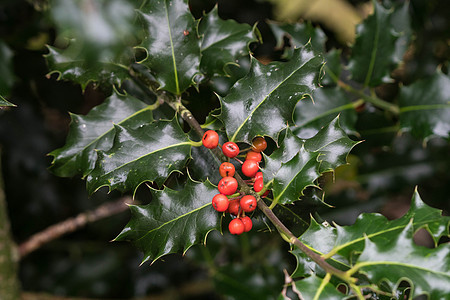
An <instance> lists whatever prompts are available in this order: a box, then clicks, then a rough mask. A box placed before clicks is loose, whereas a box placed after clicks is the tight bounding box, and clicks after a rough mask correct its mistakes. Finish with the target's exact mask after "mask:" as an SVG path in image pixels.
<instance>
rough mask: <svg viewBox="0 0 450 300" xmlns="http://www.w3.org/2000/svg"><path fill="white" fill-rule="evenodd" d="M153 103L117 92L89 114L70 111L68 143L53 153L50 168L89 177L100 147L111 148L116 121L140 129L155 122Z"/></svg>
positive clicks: (56, 171) (60, 172) (57, 171)
mask: <svg viewBox="0 0 450 300" xmlns="http://www.w3.org/2000/svg"><path fill="white" fill-rule="evenodd" d="M150 109H151V106H148V105H147V104H145V103H144V102H142V101H140V100H138V99H136V98H134V97H131V96H129V95H125V96H122V95H118V94H113V95H112V96H111V97H109V98H108V99H107V100H105V102H104V103H102V104H101V105H99V106H96V107H94V108H93V109H92V110H91V111H90V112H89V113H88V114H87V115H86V116H81V115H75V114H70V117H71V119H72V121H71V123H70V130H69V135H68V137H67V141H66V144H65V145H64V146H63V147H61V148H59V149H56V150H54V151H52V152H50V154H49V155H51V156H53V161H52V165H51V166H50V171H52V172H53V173H54V174H55V175H57V176H61V177H72V176H75V175H78V174H80V175H82V176H83V177H84V176H86V175H87V174H88V173H89V172H90V171H91V170H92V169H93V168H94V166H95V161H96V159H97V151H98V150H103V151H106V150H109V149H110V148H111V147H112V145H113V140H114V134H115V130H114V124H117V125H120V126H126V127H128V128H134V129H136V128H138V127H139V126H141V125H142V124H146V123H151V122H152V121H153V117H152V111H151V110H150Z"/></svg>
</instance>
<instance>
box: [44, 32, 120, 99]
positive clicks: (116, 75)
mask: <svg viewBox="0 0 450 300" xmlns="http://www.w3.org/2000/svg"><path fill="white" fill-rule="evenodd" d="M47 47H48V50H49V53H48V54H46V55H44V56H45V58H46V60H47V64H48V68H49V69H50V70H51V71H50V73H49V75H51V74H53V73H57V74H58V80H60V79H63V80H70V81H73V82H76V83H78V84H80V85H81V88H82V90H83V91H84V90H85V88H86V86H87V85H88V84H89V83H90V82H98V83H102V84H107V85H111V86H121V85H122V82H123V81H124V80H126V79H128V78H129V73H128V67H127V63H126V58H125V57H124V64H122V63H119V62H114V61H112V60H108V59H105V58H103V57H98V58H97V59H98V60H97V61H95V62H92V63H88V62H87V61H86V60H85V57H84V56H83V55H82V54H80V51H79V48H80V47H82V45H81V44H79V43H78V42H75V41H74V42H73V43H71V44H70V45H69V47H67V48H66V49H63V50H61V49H57V48H54V47H51V46H47Z"/></svg>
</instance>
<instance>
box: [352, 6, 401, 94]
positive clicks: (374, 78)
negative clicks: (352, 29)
mask: <svg viewBox="0 0 450 300" xmlns="http://www.w3.org/2000/svg"><path fill="white" fill-rule="evenodd" d="M372 2H373V5H374V13H373V15H371V16H369V17H368V18H367V19H366V20H365V21H364V22H363V23H362V24H360V25H358V26H357V27H356V35H357V36H356V42H355V45H354V46H353V51H352V56H351V59H350V62H349V69H350V71H351V73H352V79H353V80H355V81H358V82H361V83H363V84H364V85H365V86H377V85H379V84H381V83H383V82H389V81H390V78H389V72H390V71H391V70H392V69H393V68H394V67H395V65H396V52H395V51H396V40H397V38H398V36H397V35H396V34H394V30H393V26H392V25H391V24H390V18H391V13H392V12H390V11H388V10H386V9H385V8H384V7H383V6H381V4H378V2H377V1H372Z"/></svg>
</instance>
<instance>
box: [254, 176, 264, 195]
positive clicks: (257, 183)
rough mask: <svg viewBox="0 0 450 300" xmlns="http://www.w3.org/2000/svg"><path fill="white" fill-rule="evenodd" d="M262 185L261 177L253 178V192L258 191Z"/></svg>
mask: <svg viewBox="0 0 450 300" xmlns="http://www.w3.org/2000/svg"><path fill="white" fill-rule="evenodd" d="M263 187H264V181H263V180H262V178H260V179H258V180H255V183H254V184H253V189H254V190H255V192H260V191H261V190H262V189H263Z"/></svg>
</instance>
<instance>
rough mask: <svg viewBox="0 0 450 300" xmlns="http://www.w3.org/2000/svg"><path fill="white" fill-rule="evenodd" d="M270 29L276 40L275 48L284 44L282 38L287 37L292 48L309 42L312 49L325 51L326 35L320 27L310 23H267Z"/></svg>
mask: <svg viewBox="0 0 450 300" xmlns="http://www.w3.org/2000/svg"><path fill="white" fill-rule="evenodd" d="M269 27H270V29H272V32H273V34H274V36H275V39H276V41H277V46H276V47H277V48H281V47H283V45H284V38H285V37H286V38H288V39H289V42H290V45H291V47H292V48H298V47H302V46H304V45H306V43H308V42H310V43H311V45H312V47H313V48H314V50H316V51H319V52H325V41H326V35H325V33H324V32H323V31H322V29H320V28H318V27H314V26H313V25H312V24H311V23H294V24H283V23H275V22H270V23H269Z"/></svg>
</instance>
